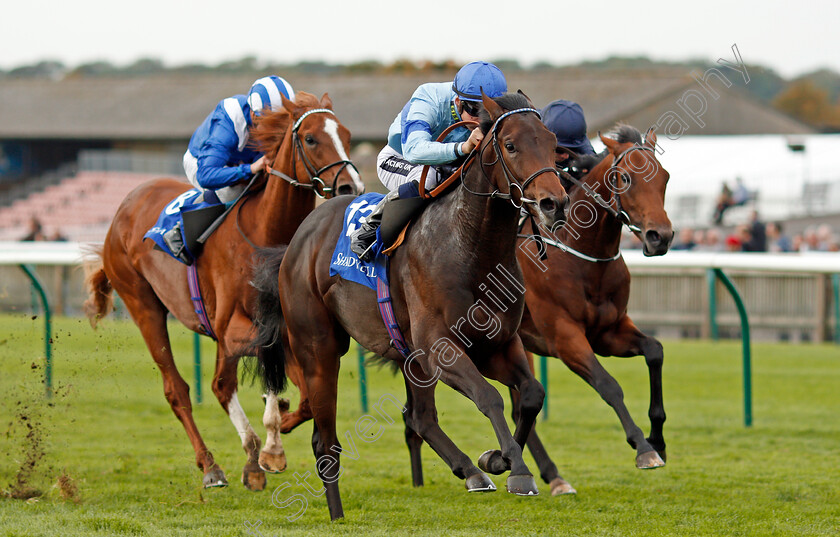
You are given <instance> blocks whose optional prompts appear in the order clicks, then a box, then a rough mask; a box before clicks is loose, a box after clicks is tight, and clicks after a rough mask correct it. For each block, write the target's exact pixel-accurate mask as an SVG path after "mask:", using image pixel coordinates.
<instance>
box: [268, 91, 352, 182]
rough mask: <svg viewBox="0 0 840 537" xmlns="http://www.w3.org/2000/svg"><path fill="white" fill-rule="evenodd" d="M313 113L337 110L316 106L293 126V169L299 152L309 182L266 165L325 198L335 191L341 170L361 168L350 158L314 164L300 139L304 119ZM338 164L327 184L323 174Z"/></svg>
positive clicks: (273, 173) (289, 180) (329, 112)
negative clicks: (319, 166) (322, 177)
mask: <svg viewBox="0 0 840 537" xmlns="http://www.w3.org/2000/svg"><path fill="white" fill-rule="evenodd" d="M312 114H330V115H333V116H335V112H333V111H332V110H330V109H329V108H315V109H312V110H308V111H307V112H306V113H304V114H303V115H302V116H300V117H299V118H298V120H297V121H295V124H294V125H293V126H292V143H293V144H294V148H295V150H294V153H293V154H292V169H293V170H294V157H296V156H297V155H298V154H299V155H300V156H301V158H302V159H303V164H304V166H305V167H306V173H307V174H308V175H309V182H308V183H301V182H300V181H298V180H297V179H295V178H293V177H289V176H288V175H286V174H285V173H283V172H280V171H277V170H275V169H274V168H272V167H271V166H266V170H267V171H268V173H269V174H271V175H274V176H276V177H280V178H281V179H283V180H285V181H287V182H288V183H289V184H291V185H292V186H299V187H301V188H307V189H309V190H312V191H313V192H314V193H315V195H316V196H318V197H319V198H325V197H326V196H327V195H329V194H331V193H332V192H335V187H336V183H338V176H339V175H341V172H343V171H344V168H346V167H348V166H351V167H352V168H353V169H354V170H356V173H359V169H358V168H356V165H355V164H353V162H352V161H350V160H337V161H335V162H333V163H332V164H327V165H326V166H324V167H322V168H320V169H319V168H316V167H315V165H314V164H312V161H311V160H310V158H309V156H308V155H307V154H306V150H304V148H303V143H302V142H301V141H300V136H299V135H298V129H300V126H301V124H302V123H303V120H304V119H306V118H307V117H308V116H310V115H312ZM336 166H341V167H340V168H339V169H338V171H337V172H336V173H335V177H334V178H333V183H332V186H327V185H326V183H325V182H324V180H323V179H321V174H323V173H324V172H325V171H327V170H329V169H331V168H334V167H336ZM319 187H320V188H319Z"/></svg>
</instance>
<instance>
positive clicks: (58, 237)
mask: <svg viewBox="0 0 840 537" xmlns="http://www.w3.org/2000/svg"><path fill="white" fill-rule="evenodd" d="M47 240H48V241H53V242H67V237H65V236H64V235H62V234H61V231H60V230H59V229H57V228H56V229H55V230H54V231H53V232H52V234H51V235H50V236H49V238H47Z"/></svg>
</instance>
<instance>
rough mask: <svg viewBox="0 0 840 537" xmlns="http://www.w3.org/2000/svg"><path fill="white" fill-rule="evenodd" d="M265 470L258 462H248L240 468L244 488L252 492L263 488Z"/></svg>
mask: <svg viewBox="0 0 840 537" xmlns="http://www.w3.org/2000/svg"><path fill="white" fill-rule="evenodd" d="M265 483H266V479H265V472H264V471H263V470H262V469H261V468H260V467H259V465H258V464H255V463H253V462H249V463H248V464H246V465H245V468H243V469H242V484H243V485H245V488H246V489H248V490H252V491H254V492H260V491H262V490H265Z"/></svg>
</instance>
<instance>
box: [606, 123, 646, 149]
mask: <svg viewBox="0 0 840 537" xmlns="http://www.w3.org/2000/svg"><path fill="white" fill-rule="evenodd" d="M607 136H609V137H610V138H613V139H615V141H616V142H618V143H620V144H639V145H642V144H643V143H644V142H643V140H642V133H641V132H639V129H637V128H636V127H633V126H631V125H627V124H625V123H617V124H616V126H615V127H613V130H611V131H610V132H609V133H607Z"/></svg>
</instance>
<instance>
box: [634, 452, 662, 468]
mask: <svg viewBox="0 0 840 537" xmlns="http://www.w3.org/2000/svg"><path fill="white" fill-rule="evenodd" d="M662 466H665V461H663V460H662V457H660V456H659V453H657V452H655V451H648V452H647V453H642V454H641V455H638V456H637V457H636V468H638V469H640V470H652V469H654V468H660V467H662Z"/></svg>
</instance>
